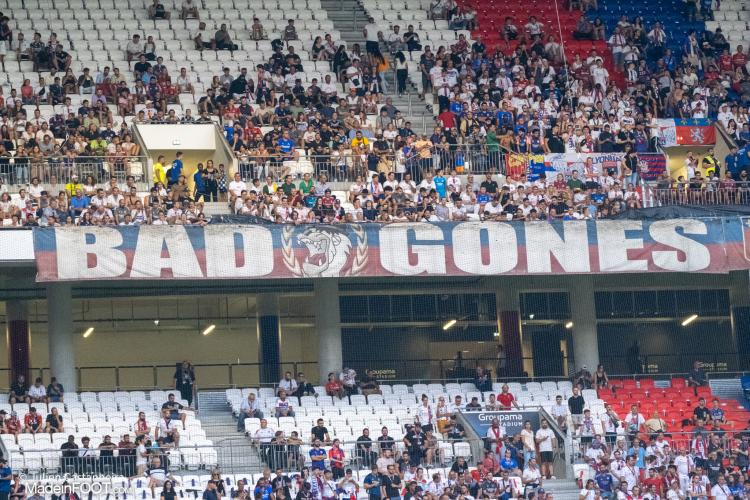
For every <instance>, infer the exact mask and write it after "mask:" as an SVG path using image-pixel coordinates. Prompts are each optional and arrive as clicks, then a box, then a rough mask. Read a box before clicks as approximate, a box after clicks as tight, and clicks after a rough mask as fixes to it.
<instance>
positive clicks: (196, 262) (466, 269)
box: [34, 217, 750, 281]
mask: <svg viewBox="0 0 750 500" xmlns="http://www.w3.org/2000/svg"><path fill="white" fill-rule="evenodd" d="M749 242H750V221H748V220H746V218H744V217H733V218H713V219H689V218H686V219H671V220H658V221H637V220H603V221H566V222H562V221H555V222H541V221H540V222H438V223H395V224H387V225H381V224H376V223H370V224H351V225H337V226H327V225H300V226H292V225H264V226H261V225H228V224H227V225H208V226H205V227H201V226H122V227H71V228H67V227H59V228H51V227H45V228H34V253H35V257H36V263H37V272H38V274H37V280H38V281H63V280H65V281H80V280H103V279H110V280H127V279H151V280H153V279H189V280H196V279H252V278H264V279H265V278H323V277H374V276H488V275H502V274H564V273H624V272H647V271H653V272H660V271H664V272H667V271H676V272H711V273H726V272H728V271H731V270H737V269H749V268H750V251H749V250H748V249H749V248H750V244H749Z"/></svg>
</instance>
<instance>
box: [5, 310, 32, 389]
mask: <svg viewBox="0 0 750 500" xmlns="http://www.w3.org/2000/svg"><path fill="white" fill-rule="evenodd" d="M5 315H6V320H7V330H6V342H7V346H8V367H10V373H9V380H8V383H9V384H12V383H13V382H15V381H16V379H17V378H18V376H19V375H23V376H24V377H26V382H27V383H29V381H30V376H31V374H30V371H31V329H30V328H29V312H28V304H27V303H26V301H23V300H9V301H7V302H6V303H5Z"/></svg>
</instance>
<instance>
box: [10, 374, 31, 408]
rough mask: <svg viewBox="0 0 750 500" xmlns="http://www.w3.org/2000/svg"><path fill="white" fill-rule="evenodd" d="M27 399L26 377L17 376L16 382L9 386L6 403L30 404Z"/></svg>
mask: <svg viewBox="0 0 750 500" xmlns="http://www.w3.org/2000/svg"><path fill="white" fill-rule="evenodd" d="M30 401H31V400H30V399H29V386H28V384H26V376H24V375H18V378H17V379H16V381H15V382H14V383H13V384H11V386H10V394H9V395H8V402H9V403H10V404H14V403H30Z"/></svg>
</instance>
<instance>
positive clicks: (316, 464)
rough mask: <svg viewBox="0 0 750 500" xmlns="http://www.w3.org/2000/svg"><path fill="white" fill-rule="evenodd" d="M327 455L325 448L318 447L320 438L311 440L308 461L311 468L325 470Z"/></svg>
mask: <svg viewBox="0 0 750 500" xmlns="http://www.w3.org/2000/svg"><path fill="white" fill-rule="evenodd" d="M327 456H328V454H327V453H326V450H324V449H323V448H321V447H320V440H318V439H316V440H315V441H314V442H313V447H312V448H310V461H311V462H312V464H311V465H310V467H311V468H312V469H313V470H315V469H319V470H325V468H326V457H327Z"/></svg>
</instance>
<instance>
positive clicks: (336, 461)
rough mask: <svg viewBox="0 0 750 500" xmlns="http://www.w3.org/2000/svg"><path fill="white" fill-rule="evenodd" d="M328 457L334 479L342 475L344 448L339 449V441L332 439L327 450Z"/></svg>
mask: <svg viewBox="0 0 750 500" xmlns="http://www.w3.org/2000/svg"><path fill="white" fill-rule="evenodd" d="M328 459H329V461H330V463H331V472H332V473H333V479H334V480H335V481H337V480H339V479H341V478H342V477H344V459H345V455H344V450H343V449H341V441H340V440H338V439H334V440H333V446H331V449H330V450H328Z"/></svg>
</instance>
